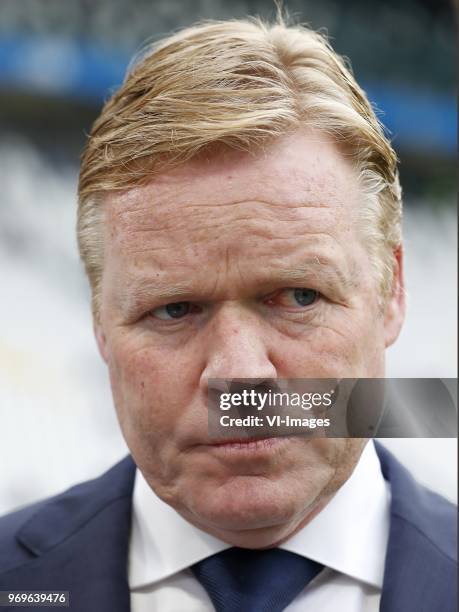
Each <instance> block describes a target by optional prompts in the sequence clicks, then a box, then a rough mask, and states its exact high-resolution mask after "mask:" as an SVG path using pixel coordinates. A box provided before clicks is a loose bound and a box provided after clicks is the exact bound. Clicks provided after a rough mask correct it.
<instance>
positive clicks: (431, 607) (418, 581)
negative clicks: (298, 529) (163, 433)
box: [0, 444, 457, 612]
mask: <svg viewBox="0 0 459 612" xmlns="http://www.w3.org/2000/svg"><path fill="white" fill-rule="evenodd" d="M377 453H378V456H379V459H380V462H381V465H382V470H383V474H384V477H385V478H386V480H388V481H389V482H390V487H391V493H392V502H391V510H390V511H391V523H390V536H389V544H388V550H387V556H386V566H385V576H384V584H383V592H382V598H381V608H380V610H381V612H453V611H455V610H456V598H457V594H456V561H455V553H456V509H455V506H453V505H452V504H450V503H449V502H448V501H446V500H445V499H443V498H442V497H440V496H439V495H436V494H435V493H432V492H431V491H429V490H427V489H425V488H424V487H421V486H420V485H418V484H417V483H416V482H415V481H414V480H413V478H412V477H411V476H410V474H409V473H408V472H407V471H406V469H405V468H404V467H402V466H401V465H400V463H399V462H398V461H397V460H396V459H395V458H394V457H393V456H392V455H391V454H390V453H389V452H388V451H387V450H386V449H384V448H383V447H381V446H380V445H379V444H377ZM134 473H135V465H134V463H133V461H132V459H131V457H129V456H128V457H126V458H125V459H123V460H122V461H121V462H120V463H118V464H117V465H115V466H114V467H113V468H112V469H111V470H109V471H108V472H106V473H105V474H103V475H102V476H101V477H100V478H96V479H95V480H91V481H89V482H85V483H83V484H80V485H77V486H75V487H72V488H71V489H69V490H68V491H66V492H65V493H62V494H61V495H58V496H57V497H53V498H51V499H48V500H45V501H42V502H40V503H37V504H34V505H33V506H29V507H27V508H25V509H22V510H19V511H17V512H14V513H12V514H9V515H7V516H5V517H3V518H1V519H0V590H3V591H6V590H34V589H37V590H63V591H70V609H71V610H74V611H77V612H128V611H129V609H130V606H129V587H128V582H127V554H128V543H129V531H130V521H131V501H132V489H133V482H134ZM159 528H160V526H159ZM368 545H369V546H371V542H369V543H368ZM3 609H5V610H6V609H7V608H2V610H3ZM8 609H11V610H13V609H14V610H18V609H19V610H35V609H36V608H8ZM46 609H48V608H46ZM49 609H50V610H51V608H49ZM53 609H55V608H53ZM152 612H155V611H153V610H152ZM159 612H161V611H159ZM184 612H185V611H184ZM241 612H243V611H241ZM340 612H341V611H340ZM343 612H346V611H345V610H343Z"/></svg>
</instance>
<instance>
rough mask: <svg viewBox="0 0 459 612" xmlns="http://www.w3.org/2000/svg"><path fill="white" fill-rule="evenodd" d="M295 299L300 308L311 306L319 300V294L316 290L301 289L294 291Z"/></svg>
mask: <svg viewBox="0 0 459 612" xmlns="http://www.w3.org/2000/svg"><path fill="white" fill-rule="evenodd" d="M293 297H294V298H295V301H296V302H297V303H298V305H299V306H310V305H311V304H314V302H315V301H316V300H317V298H318V297H319V293H318V291H315V290H314V289H303V288H300V289H294V290H293Z"/></svg>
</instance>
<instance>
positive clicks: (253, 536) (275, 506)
mask: <svg viewBox="0 0 459 612" xmlns="http://www.w3.org/2000/svg"><path fill="white" fill-rule="evenodd" d="M304 488H305V489H306V487H304ZM305 493H306V495H305ZM306 498H307V491H303V496H302V497H301V498H299V497H298V492H297V491H293V490H291V488H289V487H288V483H282V482H281V483H279V482H272V481H269V480H268V479H267V478H265V477H261V476H237V477H234V478H232V479H231V480H229V481H228V482H225V483H223V484H221V485H220V486H217V487H212V488H211V489H210V490H209V491H208V492H207V491H205V490H204V489H203V490H202V491H201V494H200V495H199V497H198V498H197V499H195V500H190V499H188V500H187V504H186V509H185V506H182V507H181V508H179V507H177V508H176V509H177V510H178V511H179V512H180V513H181V514H182V515H183V516H184V518H186V519H187V520H188V521H190V522H192V523H193V524H195V525H196V526H197V527H199V528H200V529H202V530H203V531H206V532H208V533H210V534H212V535H214V536H216V537H218V538H220V539H222V540H224V541H226V542H228V543H230V544H232V545H234V546H242V547H244V546H245V547H264V546H272V545H274V544H275V543H277V542H278V541H280V540H282V539H285V537H287V536H288V535H290V533H292V532H293V531H294V529H295V528H296V527H297V526H298V524H299V523H301V522H302V521H304V519H305V517H306V516H307V515H308V514H309V513H310V512H311V506H315V503H314V502H315V500H313V503H312V504H311V503H308V500H307V499H306Z"/></svg>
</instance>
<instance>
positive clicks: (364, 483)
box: [129, 441, 390, 612]
mask: <svg viewBox="0 0 459 612" xmlns="http://www.w3.org/2000/svg"><path fill="white" fill-rule="evenodd" d="M389 505H390V488H389V485H388V484H387V483H386V482H385V480H384V478H383V476H382V474H381V469H380V464H379V460H378V456H377V455H376V451H375V448H374V444H373V442H372V441H370V442H369V443H368V444H367V445H366V447H365V450H364V451H363V453H362V457H361V459H360V461H359V463H358V464H357V466H356V468H355V470H354V472H353V473H352V475H351V476H350V478H349V479H348V480H347V482H345V483H344V485H343V486H342V487H341V488H340V489H339V490H338V492H337V493H336V494H335V496H334V497H333V498H332V499H331V501H330V502H329V503H328V504H327V506H325V508H324V509H323V510H322V511H321V512H320V513H319V514H318V515H317V516H315V517H314V518H313V519H312V520H311V522H310V523H308V524H307V525H306V526H305V527H304V528H303V529H301V530H300V531H299V532H298V533H296V534H295V535H294V536H292V537H291V538H290V539H288V540H287V541H286V542H284V543H283V544H282V545H281V546H280V548H284V549H285V550H289V551H291V552H294V553H297V554H299V555H303V556H305V557H308V558H309V559H313V560H314V561H318V562H319V563H322V564H323V565H324V566H325V569H324V570H323V571H322V572H321V573H320V574H319V575H318V576H317V577H316V578H314V579H313V580H312V581H311V582H310V583H309V584H308V586H307V587H306V588H305V589H304V590H303V591H302V592H301V593H300V594H299V595H298V596H297V597H296V598H295V599H294V600H293V601H292V602H291V603H290V605H289V606H288V607H287V608H286V611H287V612H313V611H314V612H316V611H317V610H320V611H321V612H336V611H337V610H343V611H346V612H377V610H379V602H380V598H381V587H382V582H383V572H384V560H385V556H386V548H387V540H388V535H389ZM225 548H229V545H228V544H226V543H225V542H222V541H221V540H218V539H217V538H214V537H213V536H211V535H209V534H207V533H205V532H203V531H201V530H200V529H198V528H197V527H194V526H193V525H191V524H190V523H188V522H187V521H185V519H183V518H182V517H181V516H180V515H179V514H178V513H177V512H176V511H175V510H173V508H171V507H170V506H168V505H167V504H165V503H164V502H163V501H162V500H160V499H159V497H158V496H157V495H155V493H154V492H153V491H152V490H151V488H150V487H149V485H148V484H147V483H146V481H145V479H144V478H143V476H142V474H141V472H140V471H139V470H137V472H136V478H135V485H134V494H133V522H132V530H131V539H130V549H129V585H130V590H131V611H132V612H212V611H214V607H213V605H212V603H211V601H210V598H209V596H208V595H207V593H206V591H205V589H204V588H203V587H202V586H201V584H200V583H199V582H198V581H197V580H196V578H195V577H194V575H193V574H192V572H191V571H190V570H189V569H188V568H189V567H190V566H191V565H193V564H194V563H197V562H198V561H201V560H202V559H204V558H206V557H208V556H210V555H212V554H214V553H216V552H219V551H221V550H224V549H225ZM241 612H242V611H241Z"/></svg>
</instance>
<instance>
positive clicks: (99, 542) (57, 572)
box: [2, 457, 135, 612]
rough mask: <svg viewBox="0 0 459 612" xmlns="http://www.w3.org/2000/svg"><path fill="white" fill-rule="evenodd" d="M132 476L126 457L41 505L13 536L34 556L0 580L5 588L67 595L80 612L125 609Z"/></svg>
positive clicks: (115, 611) (112, 611) (132, 468)
mask: <svg viewBox="0 0 459 612" xmlns="http://www.w3.org/2000/svg"><path fill="white" fill-rule="evenodd" d="M134 474H135V465H134V463H133V462H132V459H131V458H130V457H127V458H126V459H124V460H123V461H122V462H120V463H119V464H117V465H116V466H115V467H114V468H112V469H111V470H110V471H109V472H107V473H106V474H104V475H103V476H102V477H100V478H98V479H96V480H94V481H91V482H89V483H84V484H83V485H79V486H77V487H74V488H73V489H70V491H67V492H66V493H64V494H62V495H60V496H59V497H57V498H54V499H53V500H51V501H50V502H49V503H47V504H45V506H44V507H42V508H41V509H40V510H39V512H38V513H37V514H36V515H34V516H33V517H32V519H30V520H29V521H28V522H27V523H26V524H25V525H24V526H23V528H22V529H21V530H20V532H19V534H18V536H17V537H18V540H19V541H20V543H21V545H22V546H24V547H25V548H27V549H28V550H29V551H30V552H31V553H32V555H33V557H32V558H31V560H30V561H29V562H28V563H26V564H25V565H22V566H20V567H18V568H16V569H13V570H10V571H9V572H7V573H6V574H4V575H3V576H2V580H3V581H6V582H5V583H6V584H8V588H9V589H11V590H14V589H23V588H24V585H27V589H28V590H33V589H39V590H64V591H70V606H71V607H73V609H75V610H81V611H83V610H84V612H126V611H128V610H129V609H130V594H129V585H128V581H127V558H128V550H129V549H128V546H129V532H130V524H131V504H132V487H133V482H134Z"/></svg>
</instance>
